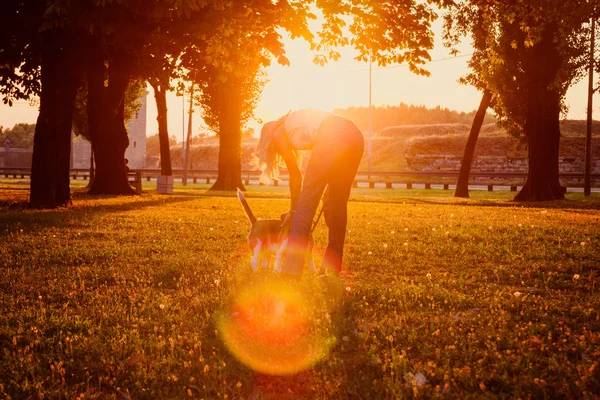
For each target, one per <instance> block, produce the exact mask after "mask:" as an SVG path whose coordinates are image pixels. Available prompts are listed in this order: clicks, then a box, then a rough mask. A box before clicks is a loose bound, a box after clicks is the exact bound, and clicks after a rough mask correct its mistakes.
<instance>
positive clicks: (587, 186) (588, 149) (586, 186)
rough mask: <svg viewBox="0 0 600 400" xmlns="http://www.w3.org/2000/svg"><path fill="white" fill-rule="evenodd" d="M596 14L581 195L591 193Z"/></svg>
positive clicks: (591, 40)
mask: <svg viewBox="0 0 600 400" xmlns="http://www.w3.org/2000/svg"><path fill="white" fill-rule="evenodd" d="M595 19H596V16H595V15H592V24H591V25H592V26H591V28H592V29H591V37H590V69H589V77H588V79H589V80H588V103H587V121H586V122H587V124H586V125H587V126H586V135H585V173H584V179H583V181H584V182H583V195H584V196H589V195H590V194H591V191H592V190H591V176H590V175H591V173H592V168H591V163H592V97H593V96H594V44H595V43H594V42H595V40H594V33H595V32H594V30H595V29H596V27H595V24H594V22H595Z"/></svg>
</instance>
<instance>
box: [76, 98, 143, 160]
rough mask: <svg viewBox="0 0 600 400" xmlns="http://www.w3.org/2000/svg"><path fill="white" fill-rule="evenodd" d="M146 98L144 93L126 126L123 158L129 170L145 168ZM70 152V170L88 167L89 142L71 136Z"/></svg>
mask: <svg viewBox="0 0 600 400" xmlns="http://www.w3.org/2000/svg"><path fill="white" fill-rule="evenodd" d="M146 97H147V92H146V91H144V94H143V95H142V97H141V98H140V102H141V103H142V105H141V107H140V109H139V110H138V111H137V112H136V113H135V115H134V116H133V118H132V119H131V121H129V122H128V123H127V125H126V126H127V132H128V134H129V147H128V148H127V150H126V151H125V158H127V160H129V164H128V166H129V168H130V169H140V168H145V167H146V108H147V104H146ZM71 151H72V153H71V168H75V169H77V168H89V167H90V156H91V146H90V142H88V141H87V140H85V139H83V138H81V137H76V136H74V135H73V137H72V147H71Z"/></svg>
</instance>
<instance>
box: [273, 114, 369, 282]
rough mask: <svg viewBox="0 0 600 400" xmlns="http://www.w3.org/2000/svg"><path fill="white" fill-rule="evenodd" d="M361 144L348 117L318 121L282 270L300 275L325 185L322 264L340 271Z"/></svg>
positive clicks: (358, 133) (357, 130)
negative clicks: (326, 237)
mask: <svg viewBox="0 0 600 400" xmlns="http://www.w3.org/2000/svg"><path fill="white" fill-rule="evenodd" d="M364 146H365V143H364V138H363V135H362V133H361V132H360V130H359V129H358V128H357V127H356V125H354V124H353V123H352V122H351V121H349V120H347V119H345V118H341V117H337V116H330V117H327V118H325V120H323V122H322V123H321V126H320V127H319V130H318V131H317V134H316V140H315V145H314V146H313V150H312V153H311V155H310V158H309V160H308V165H307V167H306V173H305V175H304V181H303V183H302V191H301V192H300V198H299V199H298V205H297V207H296V213H295V214H294V216H293V218H292V226H291V227H290V233H289V241H288V251H287V256H286V260H285V263H284V265H283V268H282V273H284V274H289V275H296V276H300V275H302V270H303V267H304V256H305V253H306V246H307V243H308V236H309V235H310V232H311V229H312V224H313V218H314V216H315V213H316V210H317V206H318V205H319V201H320V200H321V197H322V196H323V191H324V190H325V187H327V190H326V192H325V196H323V213H324V215H325V223H326V224H327V227H328V228H329V242H328V244H327V249H326V250H325V255H324V257H323V265H322V267H325V268H326V269H329V270H330V271H333V272H335V273H338V274H339V272H340V271H341V269H342V255H343V251H344V240H345V238H346V222H347V220H348V212H347V204H348V198H349V197H350V190H351V189H352V183H353V182H354V178H355V176H356V171H357V170H358V165H359V164H360V160H361V159H362V155H363V150H364Z"/></svg>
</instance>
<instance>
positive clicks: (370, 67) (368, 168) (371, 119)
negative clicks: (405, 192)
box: [367, 50, 373, 181]
mask: <svg viewBox="0 0 600 400" xmlns="http://www.w3.org/2000/svg"><path fill="white" fill-rule="evenodd" d="M372 72H373V68H372V53H371V50H369V132H368V135H369V136H368V147H367V162H368V165H367V171H368V175H369V181H370V180H371V136H372V133H371V130H372V127H373V116H372V111H371V89H372V86H373V85H372Z"/></svg>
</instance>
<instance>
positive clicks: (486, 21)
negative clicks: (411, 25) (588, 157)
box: [445, 0, 591, 201]
mask: <svg viewBox="0 0 600 400" xmlns="http://www.w3.org/2000/svg"><path fill="white" fill-rule="evenodd" d="M446 5H448V4H446ZM590 7H591V3H590V2H587V1H584V0H580V1H571V2H555V1H550V0H533V1H528V2H498V1H494V0H466V1H460V2H455V3H453V4H452V5H451V6H450V9H449V12H448V14H446V16H445V39H446V41H447V43H448V44H450V45H453V44H455V43H457V42H458V41H460V40H461V39H462V38H463V37H465V36H466V35H471V36H472V37H473V38H474V40H473V41H474V47H475V52H474V54H473V57H472V58H471V61H470V67H471V69H472V73H471V74H470V75H469V76H467V78H466V79H465V80H466V81H467V82H469V83H472V82H475V84H478V83H483V84H484V85H485V87H486V88H488V89H489V90H490V92H491V93H492V95H493V97H494V99H495V103H494V106H493V109H494V111H495V112H496V114H497V116H498V118H499V124H500V125H502V126H504V127H505V128H506V129H507V131H508V132H509V133H511V134H513V135H514V136H517V137H520V136H525V138H526V140H527V145H528V156H529V172H528V177H527V181H526V182H525V185H524V186H523V188H522V190H521V191H520V192H519V193H518V194H517V196H516V197H515V200H527V201H533V200H555V199H562V198H564V188H562V187H561V185H560V182H559V180H558V148H559V141H560V127H559V121H560V115H561V112H562V111H564V109H565V107H564V103H563V100H564V96H565V93H566V90H567V89H568V87H569V86H570V85H571V84H572V83H573V82H575V81H577V80H578V79H580V78H581V77H582V71H583V70H584V68H585V64H586V63H585V42H586V41H585V40H583V38H584V37H589V35H587V34H586V33H585V32H586V29H585V28H586V22H587V21H589V17H590V15H591V8H590Z"/></svg>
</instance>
